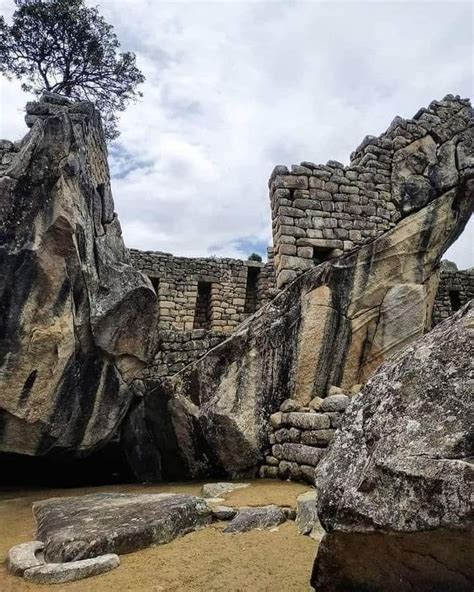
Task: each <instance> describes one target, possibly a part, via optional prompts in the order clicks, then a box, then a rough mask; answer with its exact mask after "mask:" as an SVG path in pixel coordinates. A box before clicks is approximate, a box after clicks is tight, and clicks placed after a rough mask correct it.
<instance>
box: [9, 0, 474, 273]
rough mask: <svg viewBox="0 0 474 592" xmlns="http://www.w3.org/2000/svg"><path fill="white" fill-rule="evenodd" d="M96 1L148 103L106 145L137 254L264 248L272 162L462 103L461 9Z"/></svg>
mask: <svg viewBox="0 0 474 592" xmlns="http://www.w3.org/2000/svg"><path fill="white" fill-rule="evenodd" d="M95 3H96V2H95V0H94V2H91V4H95ZM9 4H10V2H8V5H9ZM6 5H7V2H5V0H0V6H1V7H2V9H3V8H4V7H5V6H6ZM100 7H101V11H102V12H103V14H104V16H105V17H106V18H107V20H109V21H110V22H112V23H113V24H114V26H115V28H116V31H117V34H118V36H119V38H120V40H121V41H122V45H123V47H124V48H125V49H132V50H134V51H136V52H137V54H138V60H139V63H140V66H141V67H142V69H143V70H144V72H145V74H146V76H147V82H146V84H145V85H144V87H143V91H144V93H145V96H144V99H143V100H142V101H141V102H140V103H138V104H136V105H133V106H131V107H130V108H129V109H128V110H127V111H126V112H125V113H124V114H123V116H122V119H121V130H122V136H121V137H120V139H119V142H118V143H117V144H116V145H115V146H114V147H113V148H112V150H111V168H112V172H113V189H114V197H115V202H116V207H117V210H118V212H119V215H120V219H121V223H122V228H123V231H124V236H125V240H126V242H127V244H128V245H129V246H133V247H138V248H143V249H156V250H164V251H168V252H174V253H176V254H181V255H188V256H197V255H210V254H218V255H223V256H241V257H244V256H247V255H248V254H249V252H250V251H251V250H255V248H256V247H255V245H257V246H258V248H259V249H260V251H263V250H264V249H263V245H265V244H270V242H271V229H270V211H269V204H268V190H267V179H268V176H269V174H270V172H271V170H272V169H273V167H274V165H275V164H291V163H299V162H300V161H302V160H311V161H314V162H326V161H327V160H328V159H336V160H340V161H342V162H346V163H347V162H348V159H349V154H350V152H351V151H352V150H353V149H354V148H355V146H357V145H358V144H359V142H360V141H361V139H362V138H363V137H364V136H365V135H366V134H379V133H381V132H383V131H384V130H385V129H386V128H387V127H388V125H389V124H390V122H391V120H392V119H393V117H394V116H395V115H396V114H399V115H401V116H404V117H410V116H412V115H413V114H414V113H415V112H416V111H417V110H418V108H419V107H421V106H425V105H427V104H429V102H430V101H431V100H432V99H434V98H442V97H443V96H444V95H445V94H447V93H455V94H456V93H457V94H460V95H462V96H469V95H472V86H471V85H472V66H473V64H472V51H471V49H472V37H473V31H472V10H473V9H472V5H471V3H470V2H456V1H454V2H453V1H451V2H448V1H446V2H426V1H421V2H416V1H411V2H370V1H367V2H337V1H331V2H297V1H288V2H286V1H283V0H282V1H278V0H274V1H260V2H226V1H221V2H178V1H175V2H156V1H154V0H121V1H120V2H116V0H102V1H101V2H100ZM2 12H3V11H2ZM18 92H19V91H18V89H17V87H16V86H15V85H12V86H10V85H5V83H2V86H0V93H1V95H0V96H1V97H2V113H3V112H5V123H4V122H3V117H2V122H0V135H7V136H11V135H12V131H15V126H16V121H17V119H16V115H15V113H14V111H15V109H16V108H17V106H18V105H22V104H23V101H24V100H23V98H22V97H19V96H18ZM18 121H21V117H19V118H18ZM23 129H24V128H22V130H21V131H23ZM7 132H8V133H7ZM16 132H17V133H16V134H14V135H17V136H19V135H21V132H20V128H18V129H16ZM472 229H473V226H470V228H469V229H466V231H465V233H464V235H463V237H462V238H461V239H459V241H458V242H457V243H456V245H455V247H453V248H452V250H451V251H450V252H449V253H448V256H450V257H451V258H454V259H456V261H457V262H458V264H459V265H460V266H462V267H466V266H471V265H474V253H473V249H472V242H471V241H472V239H470V238H469V234H470V235H471V236H472ZM469 231H470V232H469Z"/></svg>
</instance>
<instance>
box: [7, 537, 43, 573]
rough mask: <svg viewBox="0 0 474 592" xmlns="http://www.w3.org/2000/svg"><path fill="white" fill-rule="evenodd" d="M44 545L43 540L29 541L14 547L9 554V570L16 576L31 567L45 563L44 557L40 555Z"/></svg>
mask: <svg viewBox="0 0 474 592" xmlns="http://www.w3.org/2000/svg"><path fill="white" fill-rule="evenodd" d="M43 547H44V544H43V543H42V542H41V541H29V542H28V543H21V544H20V545H15V546H14V547H12V548H11V549H10V551H8V556H7V569H8V571H9V572H10V573H11V574H13V575H14V576H22V575H23V573H24V572H25V570H27V569H29V568H30V567H37V566H38V565H43V563H44V559H43V557H42V556H39V554H40V553H41V551H43Z"/></svg>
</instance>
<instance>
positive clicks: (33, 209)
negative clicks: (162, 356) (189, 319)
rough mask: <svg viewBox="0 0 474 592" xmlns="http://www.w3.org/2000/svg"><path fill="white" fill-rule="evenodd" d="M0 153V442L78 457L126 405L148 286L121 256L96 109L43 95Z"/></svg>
mask: <svg viewBox="0 0 474 592" xmlns="http://www.w3.org/2000/svg"><path fill="white" fill-rule="evenodd" d="M27 123H28V125H29V126H31V131H30V132H29V133H28V135H26V136H25V138H23V140H22V141H21V142H19V143H16V144H12V143H3V144H1V146H0V148H3V150H2V151H0V156H1V155H3V157H2V160H1V163H2V164H1V165H0V327H1V329H0V425H1V430H0V452H8V453H20V454H27V455H46V454H50V453H62V454H64V453H67V454H71V455H83V454H86V453H87V452H90V451H91V450H94V449H95V448H97V447H98V446H100V445H101V444H102V443H104V442H106V441H107V440H108V439H109V438H110V437H111V436H112V435H113V434H114V433H115V432H116V431H117V426H118V425H119V423H120V421H121V420H122V418H123V416H124V414H125V413H126V411H127V409H128V407H129V404H130V401H131V398H132V396H133V391H134V388H135V387H133V386H132V382H133V379H134V378H135V376H136V375H137V373H138V372H139V371H140V369H141V368H142V367H143V366H144V365H145V364H146V362H147V360H148V359H149V357H150V354H151V353H152V352H151V350H152V349H153V339H152V338H151V337H152V332H150V330H149V329H150V327H151V326H153V319H154V314H155V312H154V310H155V306H154V303H155V300H156V295H155V293H154V290H153V288H152V286H151V284H150V282H149V281H148V279H147V278H146V277H145V276H143V275H142V274H141V273H139V272H138V271H136V270H135V269H134V268H132V267H131V266H130V265H129V264H128V254H127V251H126V249H125V247H124V243H123V240H122V235H121V230H120V224H119V222H118V219H117V215H116V214H115V213H114V203H113V199H112V193H111V189H110V177H109V168H108V164H107V149H106V145H105V142H104V136H103V132H102V126H101V121H100V116H99V114H98V112H97V111H96V110H95V109H94V107H93V105H91V104H90V103H69V101H68V100H67V99H64V98H63V97H58V96H56V95H52V94H50V93H47V94H45V96H44V97H43V98H42V100H41V101H40V102H38V103H29V104H28V105H27Z"/></svg>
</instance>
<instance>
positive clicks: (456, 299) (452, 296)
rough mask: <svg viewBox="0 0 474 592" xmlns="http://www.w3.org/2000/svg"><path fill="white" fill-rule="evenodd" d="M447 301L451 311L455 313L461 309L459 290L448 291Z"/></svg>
mask: <svg viewBox="0 0 474 592" xmlns="http://www.w3.org/2000/svg"><path fill="white" fill-rule="evenodd" d="M449 301H450V302H451V310H452V311H453V312H456V311H457V310H459V309H460V308H461V298H460V296H459V290H449Z"/></svg>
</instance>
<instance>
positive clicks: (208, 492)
mask: <svg viewBox="0 0 474 592" xmlns="http://www.w3.org/2000/svg"><path fill="white" fill-rule="evenodd" d="M249 485H250V483H225V482H220V483H205V484H204V485H203V486H202V495H203V497H205V498H209V497H222V496H224V495H225V494H226V493H230V492H231V491H234V489H242V488H245V487H248V486H249Z"/></svg>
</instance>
